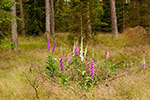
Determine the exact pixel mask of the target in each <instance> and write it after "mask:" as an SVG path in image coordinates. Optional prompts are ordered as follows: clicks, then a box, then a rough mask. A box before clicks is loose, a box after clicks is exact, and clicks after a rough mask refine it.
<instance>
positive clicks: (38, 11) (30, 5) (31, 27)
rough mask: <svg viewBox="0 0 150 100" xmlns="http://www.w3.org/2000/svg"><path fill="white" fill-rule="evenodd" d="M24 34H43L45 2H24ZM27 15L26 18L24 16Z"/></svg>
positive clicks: (39, 0) (30, 0)
mask: <svg viewBox="0 0 150 100" xmlns="http://www.w3.org/2000/svg"><path fill="white" fill-rule="evenodd" d="M23 7H24V9H25V10H24V13H25V22H26V26H25V27H26V29H27V30H26V33H28V34H29V35H40V34H41V33H44V32H45V2H43V1H42V0H34V2H33V0H28V1H26V2H24V6H23ZM26 15H27V16H26Z"/></svg>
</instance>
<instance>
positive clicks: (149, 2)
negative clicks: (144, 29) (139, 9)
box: [148, 0, 150, 27]
mask: <svg viewBox="0 0 150 100" xmlns="http://www.w3.org/2000/svg"><path fill="white" fill-rule="evenodd" d="M148 22H149V27H150V0H149V1H148Z"/></svg>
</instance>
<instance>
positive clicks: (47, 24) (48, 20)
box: [45, 0, 50, 40]
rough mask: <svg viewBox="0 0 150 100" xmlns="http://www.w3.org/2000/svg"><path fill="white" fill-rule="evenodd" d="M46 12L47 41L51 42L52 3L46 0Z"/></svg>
mask: <svg viewBox="0 0 150 100" xmlns="http://www.w3.org/2000/svg"><path fill="white" fill-rule="evenodd" d="M45 12H46V30H45V32H46V34H47V40H49V36H50V3H49V0H45Z"/></svg>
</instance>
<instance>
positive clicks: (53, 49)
mask: <svg viewBox="0 0 150 100" xmlns="http://www.w3.org/2000/svg"><path fill="white" fill-rule="evenodd" d="M55 47H56V42H55V43H54V45H53V48H52V53H54V51H55Z"/></svg>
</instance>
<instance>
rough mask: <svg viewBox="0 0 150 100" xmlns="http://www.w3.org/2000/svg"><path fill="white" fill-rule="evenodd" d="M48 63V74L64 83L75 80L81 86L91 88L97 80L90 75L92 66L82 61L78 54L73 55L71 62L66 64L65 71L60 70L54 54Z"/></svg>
mask: <svg viewBox="0 0 150 100" xmlns="http://www.w3.org/2000/svg"><path fill="white" fill-rule="evenodd" d="M47 64H48V65H47V66H46V69H47V75H48V76H50V77H51V78H53V79H55V80H57V81H60V83H61V84H62V85H69V84H70V83H71V82H73V83H75V84H77V85H78V86H79V88H85V89H90V88H91V87H92V86H93V85H94V84H95V81H96V80H95V79H92V78H91V77H90V73H89V69H90V66H88V65H86V64H85V63H84V62H81V60H80V57H78V56H73V57H72V59H71V61H70V63H66V64H65V66H66V68H65V71H59V66H58V63H57V61H54V60H53V58H52V56H49V57H48V62H47ZM58 79H59V80H58Z"/></svg>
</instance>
